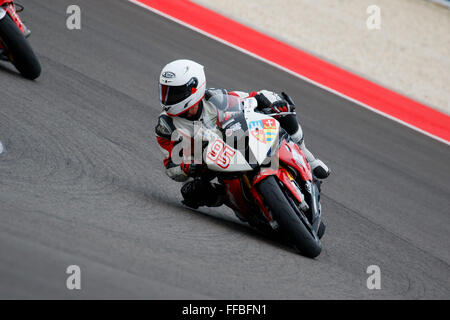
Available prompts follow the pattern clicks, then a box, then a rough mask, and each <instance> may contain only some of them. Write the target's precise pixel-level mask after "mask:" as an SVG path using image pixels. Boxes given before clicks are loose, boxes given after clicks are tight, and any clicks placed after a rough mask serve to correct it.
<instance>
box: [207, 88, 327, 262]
mask: <svg viewBox="0 0 450 320" xmlns="http://www.w3.org/2000/svg"><path fill="white" fill-rule="evenodd" d="M215 98H217V101H227V103H226V104H227V105H226V106H223V108H222V110H223V111H219V113H218V121H217V124H216V125H215V126H214V127H211V128H208V127H206V128H202V130H201V138H202V140H204V141H207V142H208V144H207V146H206V147H205V150H204V152H203V154H202V157H203V161H204V163H205V164H206V166H207V168H208V170H210V171H214V173H215V175H216V177H217V179H218V181H219V182H220V183H221V184H223V185H224V186H225V189H226V194H227V198H228V201H227V205H228V206H230V207H231V208H232V209H233V210H234V211H235V213H236V215H237V216H238V217H240V218H241V219H242V220H244V221H247V222H248V223H249V224H250V225H252V226H255V227H257V228H260V229H265V230H271V231H275V232H279V233H280V234H281V235H282V236H285V237H286V238H287V239H288V240H289V241H290V243H292V244H293V245H294V247H296V248H297V249H298V251H299V252H300V253H301V254H303V255H305V256H308V257H316V256H318V255H319V254H320V252H321V250H322V244H321V241H320V238H321V237H322V236H323V234H324V231H325V225H324V224H323V222H322V220H321V205H320V184H321V182H320V181H318V180H317V179H315V178H314V176H313V174H312V171H311V167H310V166H309V164H308V162H307V160H306V157H305V155H304V154H303V152H302V150H301V149H300V148H299V146H298V145H297V144H295V143H294V142H292V141H291V139H290V137H289V135H288V134H287V133H286V132H285V131H284V130H283V129H282V128H281V127H280V124H279V122H278V121H277V120H276V119H275V118H273V117H272V116H276V115H275V114H273V115H266V114H261V113H258V112H255V108H256V106H257V102H256V100H255V99H240V98H237V97H234V96H230V95H227V96H226V97H223V96H222V97H218V96H217V97H213V98H212V100H214V99H215ZM210 101H211V100H210ZM211 102H213V101H211ZM205 144H206V143H205Z"/></svg>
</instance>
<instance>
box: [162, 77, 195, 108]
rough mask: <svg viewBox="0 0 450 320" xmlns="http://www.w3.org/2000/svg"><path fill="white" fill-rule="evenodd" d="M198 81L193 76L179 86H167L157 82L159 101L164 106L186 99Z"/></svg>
mask: <svg viewBox="0 0 450 320" xmlns="http://www.w3.org/2000/svg"><path fill="white" fill-rule="evenodd" d="M197 84H198V81H197V79H195V78H192V79H191V80H189V82H188V83H186V84H184V85H181V86H168V85H165V84H161V83H160V84H159V101H161V103H162V104H163V105H165V106H170V105H173V104H176V103H179V102H181V101H183V100H184V99H187V98H188V97H189V96H191V95H192V93H194V90H195V88H196V87H197Z"/></svg>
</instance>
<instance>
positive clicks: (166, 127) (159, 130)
mask: <svg viewBox="0 0 450 320" xmlns="http://www.w3.org/2000/svg"><path fill="white" fill-rule="evenodd" d="M175 130H176V128H175V126H174V124H173V120H172V118H171V117H169V116H168V115H167V114H162V115H160V116H159V118H158V124H157V125H156V128H155V133H156V134H157V135H158V136H160V137H162V138H166V139H170V138H171V136H172V133H173V132H174V131H175Z"/></svg>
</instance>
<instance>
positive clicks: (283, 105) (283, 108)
mask: <svg viewBox="0 0 450 320" xmlns="http://www.w3.org/2000/svg"><path fill="white" fill-rule="evenodd" d="M255 99H256V101H257V102H258V108H260V109H261V110H262V111H263V112H264V113H280V112H291V111H294V110H295V107H294V106H293V105H290V104H289V103H288V102H287V101H286V100H285V99H283V98H281V97H280V96H279V95H278V94H276V93H275V92H270V91H267V90H261V91H260V92H259V93H258V94H257V95H255Z"/></svg>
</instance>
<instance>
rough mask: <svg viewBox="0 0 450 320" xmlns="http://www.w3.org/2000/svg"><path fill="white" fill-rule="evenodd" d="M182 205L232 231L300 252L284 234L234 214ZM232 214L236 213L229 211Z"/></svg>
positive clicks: (278, 247)
mask: <svg viewBox="0 0 450 320" xmlns="http://www.w3.org/2000/svg"><path fill="white" fill-rule="evenodd" d="M180 207H181V208H183V209H186V210H189V211H190V212H191V214H196V215H197V216H201V217H203V218H205V219H208V220H209V221H210V222H212V223H214V224H215V225H217V226H221V227H222V226H223V227H226V228H227V229H229V230H230V231H231V232H239V233H242V234H244V235H246V236H250V237H253V238H255V239H257V240H258V241H262V242H265V243H266V244H268V245H271V246H273V247H275V248H277V249H281V250H286V251H290V252H292V253H294V254H298V252H297V251H296V250H295V249H294V248H293V247H292V246H291V244H290V243H289V242H288V241H286V239H284V238H283V237H282V236H280V235H279V234H278V233H275V232H264V231H262V230H259V229H257V228H255V227H252V226H250V225H249V224H247V223H245V222H242V221H240V220H239V219H238V218H234V217H233V216H231V217H230V216H229V215H227V216H225V215H223V214H220V215H219V214H217V213H215V212H214V208H207V210H205V209H203V210H202V209H193V208H189V207H187V206H184V205H183V204H180ZM229 212H230V213H231V214H232V215H234V213H233V212H232V211H231V210H230V211H229Z"/></svg>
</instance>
